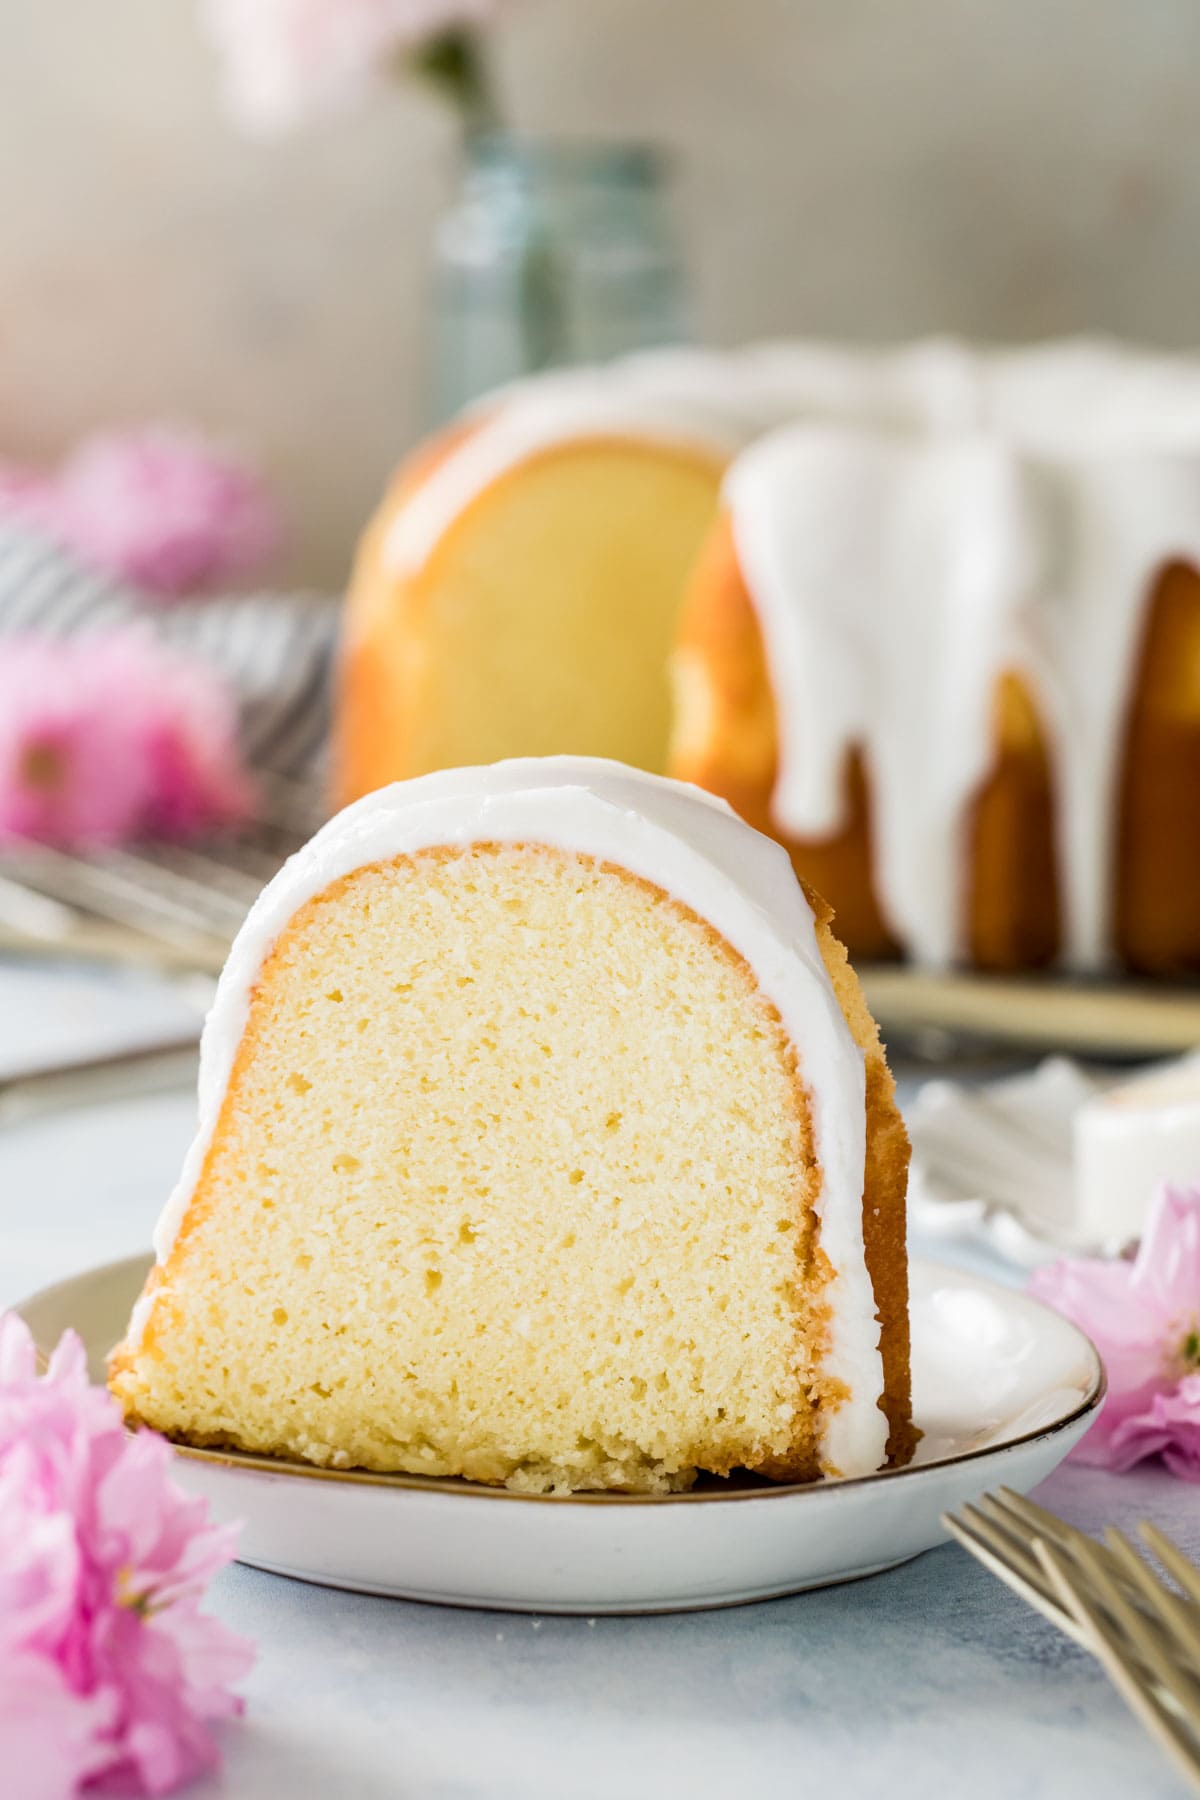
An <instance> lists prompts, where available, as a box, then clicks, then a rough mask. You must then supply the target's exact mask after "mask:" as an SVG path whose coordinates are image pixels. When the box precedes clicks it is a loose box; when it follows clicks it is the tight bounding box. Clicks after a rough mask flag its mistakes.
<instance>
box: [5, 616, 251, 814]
mask: <svg viewBox="0 0 1200 1800" xmlns="http://www.w3.org/2000/svg"><path fill="white" fill-rule="evenodd" d="M252 801H253V790H252V786H251V783H250V781H249V778H248V776H247V775H246V773H245V771H244V769H243V767H242V764H241V761H240V758H239V754H238V749H237V714H236V708H235V705H234V701H233V697H232V695H231V693H230V692H229V689H228V688H227V687H226V685H225V684H224V683H223V682H222V681H221V680H220V678H219V677H218V676H217V675H216V674H215V673H214V672H213V671H212V670H210V669H208V668H207V667H206V666H205V665H204V664H202V663H197V662H193V661H190V660H186V659H184V658H183V657H182V656H180V655H178V654H176V653H174V652H172V651H169V650H167V649H164V648H163V647H162V646H161V645H159V644H157V643H156V642H155V640H154V639H153V638H152V637H150V636H149V635H147V634H143V633H142V632H139V631H137V630H134V629H126V630H123V631H116V632H109V633H104V634H100V633H97V634H95V635H91V636H82V635H81V636H79V637H75V638H70V639H67V640H55V639H49V638H37V637H21V638H10V639H8V640H6V641H3V642H0V843H2V842H4V841H5V840H6V839H7V840H12V839H20V838H33V839H36V840H38V841H40V842H43V843H51V844H66V845H74V846H82V845H86V844H106V843H119V842H121V841H122V840H124V839H127V838H131V837H138V836H147V835H153V834H156V833H157V834H161V835H166V836H171V837H187V836H191V835H194V834H195V833H197V832H199V831H203V830H206V829H208V828H211V827H213V826H216V825H224V824H230V823H234V822H236V821H237V820H238V819H241V818H243V817H244V816H245V815H246V813H247V811H248V810H249V808H250V806H251V804H252Z"/></svg>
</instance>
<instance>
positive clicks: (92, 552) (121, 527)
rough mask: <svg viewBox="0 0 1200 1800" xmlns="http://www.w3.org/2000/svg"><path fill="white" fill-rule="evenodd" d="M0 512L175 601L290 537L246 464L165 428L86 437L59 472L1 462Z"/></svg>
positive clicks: (248, 568) (253, 565)
mask: <svg viewBox="0 0 1200 1800" xmlns="http://www.w3.org/2000/svg"><path fill="white" fill-rule="evenodd" d="M0 510H5V511H8V512H10V513H15V514H17V515H18V516H20V517H22V518H25V519H27V520H28V521H29V522H30V524H33V525H36V526H38V527H39V528H40V529H42V530H43V531H46V532H47V533H49V534H50V535H51V536H53V537H56V538H58V539H59V540H60V541H61V542H63V543H64V544H66V545H68V546H69V547H70V548H71V549H73V550H75V551H77V552H78V554H79V555H80V556H81V557H82V558H83V559H84V560H85V561H86V562H88V563H90V564H92V566H93V567H95V568H97V569H101V570H103V571H104V572H105V573H106V574H110V575H115V576H117V577H119V578H120V579H121V580H124V581H129V582H132V583H133V584H134V585H135V586H136V587H139V588H141V589H142V590H143V591H144V592H146V593H148V594H155V595H158V596H160V597H162V598H167V599H171V598H176V597H178V596H179V595H181V594H193V593H199V592H204V591H208V590H210V589H212V588H214V587H216V586H218V585H219V584H221V583H223V582H236V581H240V580H241V579H243V578H244V577H246V576H249V575H251V574H253V573H254V572H255V571H256V570H258V569H260V568H261V567H262V566H263V565H264V564H265V563H266V562H267V560H268V559H269V558H270V557H271V556H272V555H273V554H274V553H275V551H276V550H277V549H278V547H279V545H280V543H281V541H282V536H283V533H282V528H281V523H280V518H279V513H278V510H277V508H276V506H275V503H274V501H273V500H272V499H271V497H270V495H269V493H268V492H267V489H266V487H265V486H264V484H263V482H262V480H261V479H260V477H259V476H258V475H257V474H255V472H254V471H253V470H252V469H251V468H250V467H249V466H248V465H247V464H245V463H243V462H241V461H240V460H238V459H237V458H236V457H234V456H232V455H231V454H229V453H228V452H226V451H222V450H218V449H216V448H214V447H213V446H212V445H209V444H207V443H205V442H204V441H203V440H202V439H201V438H199V437H197V436H194V435H192V434H190V433H187V432H183V431H176V430H169V429H167V428H166V427H161V426H160V427H146V428H143V429H141V430H137V431H126V432H117V431H113V432H106V433H103V434H101V435H99V436H97V437H92V438H89V439H86V440H85V441H84V442H83V443H82V444H81V445H80V446H79V448H78V449H77V450H75V451H74V452H73V453H72V454H71V456H69V457H68V458H67V460H66V462H65V463H64V464H63V466H62V468H61V469H60V470H59V472H58V473H57V475H44V474H38V473H35V472H31V471H29V470H25V469H21V468H8V469H0Z"/></svg>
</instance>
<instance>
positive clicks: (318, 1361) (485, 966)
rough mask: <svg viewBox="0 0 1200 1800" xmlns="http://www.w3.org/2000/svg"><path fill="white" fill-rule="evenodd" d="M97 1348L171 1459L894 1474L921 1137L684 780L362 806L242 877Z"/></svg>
mask: <svg viewBox="0 0 1200 1800" xmlns="http://www.w3.org/2000/svg"><path fill="white" fill-rule="evenodd" d="M200 1104H201V1122H200V1130H199V1135H198V1137H197V1140H196V1143H195V1144H194V1146H193V1148H192V1151H191V1153H190V1155H189V1158H188V1161H187V1164H186V1166H185V1169H184V1173H183V1176H182V1179H181V1181H180V1184H179V1186H178V1188H177V1190H176V1193H175V1195H174V1196H173V1198H172V1199H171V1201H170V1202H169V1204H168V1206H167V1209H166V1212H165V1214H164V1216H163V1219H162V1221H161V1222H160V1225H159V1228H158V1232H157V1234H156V1240H155V1241H156V1248H157V1252H158V1263H157V1265H156V1267H155V1269H154V1270H153V1271H152V1273H151V1275H150V1278H149V1281H148V1283H147V1286H146V1290H145V1293H144V1295H143V1297H142V1299H141V1300H140V1301H139V1303H138V1305H137V1308H136V1310H135V1313H134V1316H133V1319H132V1320H131V1323H130V1327H129V1331H128V1334H127V1337H126V1339H125V1342H124V1344H123V1345H122V1346H120V1348H119V1349H118V1350H117V1351H116V1352H115V1354H114V1358H113V1362H112V1369H111V1384H112V1387H113V1389H114V1391H115V1392H116V1393H117V1395H118V1396H119V1397H120V1399H121V1400H122V1402H123V1404H124V1406H125V1407H126V1409H127V1412H128V1414H129V1416H130V1417H131V1418H132V1419H136V1420H142V1421H144V1422H145V1423H147V1424H150V1425H153V1426H155V1427H157V1428H158V1429H160V1430H163V1431H165V1432H167V1433H168V1434H170V1435H171V1436H174V1437H176V1438H180V1439H183V1440H185V1441H188V1442H191V1443H197V1444H220V1445H233V1446H237V1447H240V1448H242V1449H246V1450H251V1451H260V1452H267V1453H280V1454H285V1455H289V1456H292V1457H301V1458H306V1459H308V1460H310V1461H312V1462H315V1463H319V1464H326V1465H333V1466H337V1467H347V1466H351V1465H353V1466H358V1467H363V1468H369V1469H376V1470H402V1471H409V1472H414V1473H418V1474H427V1475H442V1476H445V1475H464V1476H467V1477H470V1478H472V1479H474V1480H477V1481H485V1482H507V1483H508V1484H509V1485H510V1486H512V1487H515V1488H522V1489H527V1490H533V1491H542V1490H547V1489H576V1488H620V1489H626V1490H633V1491H651V1492H662V1491H670V1490H672V1489H676V1488H680V1487H686V1486H687V1485H688V1484H689V1483H690V1482H691V1481H692V1480H693V1478H694V1476H695V1474H696V1472H697V1471H698V1470H708V1471H712V1472H716V1473H718V1474H727V1473H728V1472H729V1471H730V1470H732V1469H734V1468H738V1467H745V1468H750V1469H754V1470H758V1471H759V1472H761V1473H763V1474H765V1475H768V1476H772V1477H777V1478H780V1479H792V1480H806V1479H811V1478H814V1477H816V1476H818V1475H821V1474H825V1475H834V1474H838V1475H858V1474H864V1473H867V1472H870V1471H872V1470H874V1469H877V1468H879V1467H880V1466H881V1465H883V1464H884V1463H885V1461H887V1460H889V1459H890V1460H892V1461H897V1462H899V1461H904V1460H906V1459H907V1457H908V1456H909V1455H910V1453H911V1450H912V1447H913V1441H914V1434H913V1430H912V1426H911V1422H910V1411H909V1373H908V1315H907V1275H906V1262H905V1232H904V1201H905V1183H906V1175H907V1164H908V1144H907V1139H906V1136H905V1132H904V1127H903V1125H902V1124H901V1122H900V1118H899V1114H898V1113H897V1110H896V1106H895V1101H894V1096H893V1090H892V1082H891V1077H890V1076H889V1074H888V1070H887V1067H886V1064H885V1062H884V1058H883V1053H882V1050H881V1048H880V1045H879V1040H878V1036H877V1034H876V1031H875V1027H874V1025H873V1023H872V1021H871V1018H870V1016H869V1014H868V1012H867V1010H866V1006H865V1004H864V1002H863V999H862V996H861V993H860V990H859V988H858V984H857V982H856V980H855V978H854V975H853V974H852V972H851V970H850V968H849V965H848V964H847V962H846V958H845V953H844V951H843V949H842V947H841V945H840V944H839V943H838V942H837V940H836V939H835V938H834V937H833V936H832V934H831V932H830V929H829V924H828V915H827V912H826V911H825V909H824V908H823V907H822V906H821V905H820V903H818V902H815V901H812V900H810V898H809V897H807V896H806V894H805V893H804V891H803V889H802V888H801V886H800V884H799V883H798V882H797V880H796V878H795V875H794V874H793V871H792V869H791V867H790V866H789V863H788V859H787V857H786V855H785V854H784V852H783V851H782V850H781V849H780V848H779V846H778V845H777V844H775V843H772V842H771V841H770V840H768V839H767V838H764V837H761V836H760V835H759V834H757V833H756V832H754V831H752V830H751V829H750V828H749V827H748V826H747V825H745V824H743V823H742V822H741V821H740V820H738V819H737V818H736V817H735V816H734V814H733V813H732V812H731V811H730V809H729V808H728V807H726V806H725V805H724V804H723V803H722V802H720V801H718V800H715V799H712V798H710V797H708V796H706V795H702V794H701V793H699V792H698V791H697V790H696V789H694V788H689V787H685V786H682V785H680V784H678V783H674V782H668V781H664V780H662V779H661V778H658V777H653V776H648V775H644V774H640V773H638V772H636V771H633V770H630V769H626V768H621V767H618V766H616V765H614V764H612V763H607V762H600V761H593V760H587V759H574V758H559V759H549V760H546V761H530V762H517V763H508V764H500V765H498V766H494V767H492V768H489V769H462V770H454V771H447V772H445V773H442V774H438V775H431V776H428V777H426V778H424V779H422V780H417V781H413V782H410V783H403V784H399V785H397V786H395V787H391V788H386V789H384V790H382V791H381V792H380V793H378V794H376V795H373V796H371V797H370V798H369V799H367V800H365V801H362V802H360V803H359V804H358V805H356V806H353V807H351V808H349V809H348V810H347V811H346V812H345V813H343V814H342V815H340V816H339V817H338V818H336V819H334V820H333V821H332V822H331V823H330V824H329V825H327V826H326V827H325V828H324V830H322V831H321V832H320V833H319V834H318V836H317V837H316V838H315V839H314V840H313V841H312V843H311V844H309V845H308V846H307V848H306V849H305V850H304V851H303V852H301V854H300V855H299V856H298V857H294V858H293V859H292V861H291V862H289V863H288V865H287V866H286V868H285V869H284V870H283V871H282V872H281V873H280V875H279V876H278V877H277V878H276V879H275V881H273V882H272V883H271V885H270V886H269V887H268V888H267V889H266V890H265V892H264V894H263V896H262V897H261V899H260V900H259V902H258V904H257V905H256V907H255V908H254V910H253V912H252V913H251V915H250V917H249V919H248V920H247V922H246V925H245V926H244V928H243V930H242V932H241V934H240V936H239V938H238V940H237V942H236V944H235V946H234V948H233V951H232V954H231V956H230V959H229V963H228V966H227V968H226V970H225V973H224V975H223V976H222V979H221V983H220V988H219V991H218V994H217V998H216V1003H215V1006H214V1008H213V1011H212V1013H211V1015H210V1019H209V1022H208V1025H207V1027H206V1029H205V1034H204V1043H203V1051H202V1065H201V1081H200Z"/></svg>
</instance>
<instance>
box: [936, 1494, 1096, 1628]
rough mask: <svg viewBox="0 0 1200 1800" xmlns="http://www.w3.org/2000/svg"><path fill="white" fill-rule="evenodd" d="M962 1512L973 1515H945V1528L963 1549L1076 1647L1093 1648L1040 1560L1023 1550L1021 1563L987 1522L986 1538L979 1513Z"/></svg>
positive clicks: (984, 1526)
mask: <svg viewBox="0 0 1200 1800" xmlns="http://www.w3.org/2000/svg"><path fill="white" fill-rule="evenodd" d="M962 1512H963V1514H968V1513H969V1514H971V1515H972V1517H971V1518H965V1517H963V1516H962V1515H961V1514H955V1513H943V1514H942V1524H943V1525H944V1526H945V1527H946V1530H947V1531H948V1532H949V1533H950V1535H951V1536H952V1537H953V1538H955V1539H956V1540H957V1542H958V1543H960V1544H961V1545H962V1547H963V1549H964V1550H967V1551H969V1552H970V1554H971V1555H972V1556H973V1557H974V1558H975V1559H976V1561H977V1562H981V1563H982V1564H983V1565H984V1567H985V1568H987V1569H990V1570H991V1572H992V1574H993V1575H995V1576H997V1577H998V1578H999V1579H1000V1580H1001V1581H1002V1582H1004V1584H1005V1586H1006V1587H1010V1588H1011V1589H1012V1590H1013V1592H1014V1593H1015V1594H1017V1595H1019V1597H1020V1598H1021V1599H1022V1600H1025V1601H1026V1602H1027V1603H1028V1604H1029V1605H1030V1606H1032V1607H1033V1608H1034V1609H1035V1611H1037V1612H1040V1613H1041V1614H1042V1616H1043V1618H1046V1619H1049V1621H1050V1623H1051V1624H1052V1625H1056V1626H1057V1627H1058V1629H1059V1630H1060V1631H1065V1632H1066V1633H1067V1635H1068V1637H1072V1638H1074V1639H1075V1641H1076V1643H1079V1644H1082V1645H1083V1646H1084V1648H1085V1649H1087V1648H1089V1647H1090V1645H1089V1642H1088V1639H1087V1637H1086V1635H1085V1633H1084V1632H1083V1631H1081V1629H1080V1627H1079V1625H1078V1623H1077V1622H1076V1620H1075V1618H1074V1617H1073V1615H1072V1614H1071V1613H1069V1612H1067V1611H1065V1610H1064V1608H1063V1606H1062V1605H1061V1603H1060V1601H1059V1600H1058V1598H1057V1596H1056V1594H1055V1591H1054V1589H1053V1587H1052V1585H1051V1584H1050V1582H1049V1581H1048V1580H1047V1579H1046V1577H1045V1574H1044V1572H1043V1571H1042V1569H1041V1567H1040V1565H1039V1564H1038V1563H1037V1561H1036V1559H1035V1558H1033V1557H1032V1556H1030V1555H1029V1554H1028V1553H1027V1552H1025V1551H1024V1549H1023V1548H1020V1549H1019V1550H1018V1551H1017V1553H1016V1554H1019V1555H1020V1562H1019V1563H1018V1562H1017V1560H1016V1554H1014V1547H1013V1545H1012V1543H1011V1541H1010V1540H1006V1539H1004V1538H1002V1537H1000V1535H999V1534H998V1533H996V1534H993V1533H991V1531H990V1530H989V1528H988V1521H987V1520H986V1519H984V1520H982V1526H983V1528H984V1530H985V1531H988V1535H987V1536H986V1537H985V1536H984V1535H982V1533H981V1532H980V1530H979V1529H978V1528H977V1524H976V1521H978V1520H979V1519H980V1515H979V1514H978V1513H976V1511H975V1509H974V1508H973V1507H968V1506H964V1507H963V1509H962Z"/></svg>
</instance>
